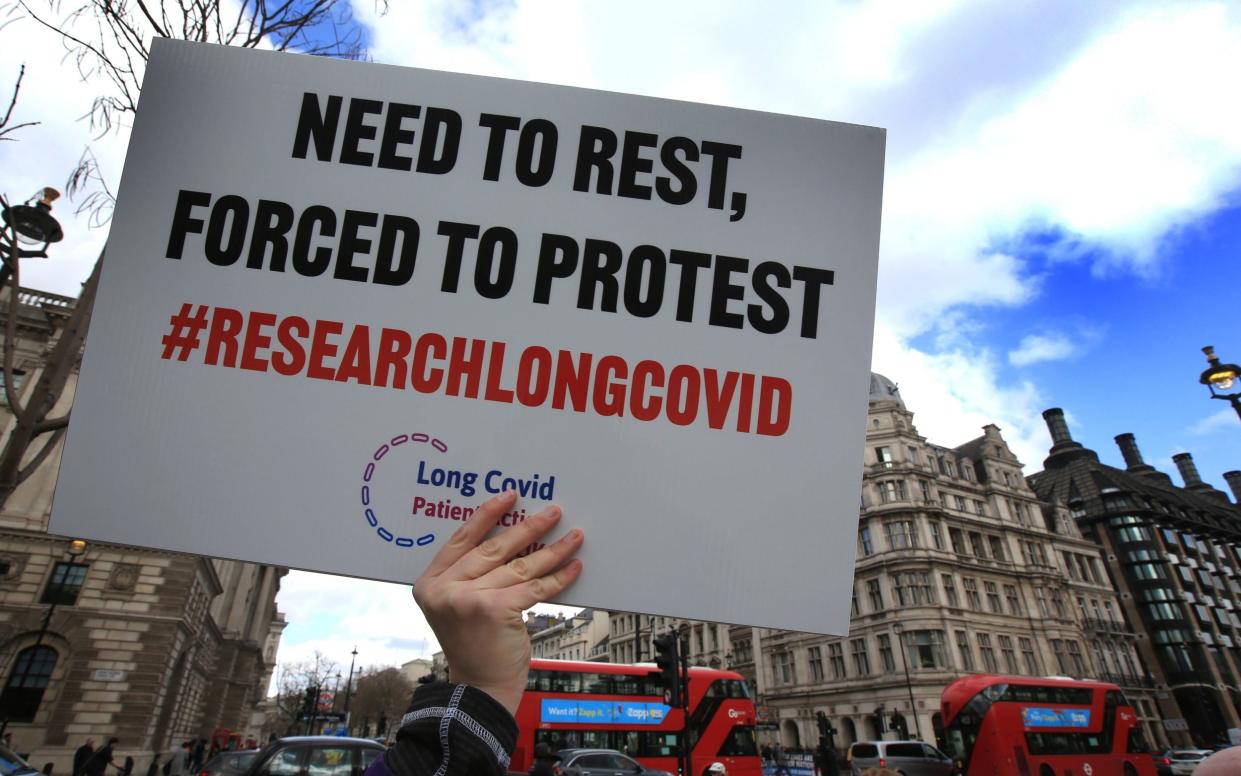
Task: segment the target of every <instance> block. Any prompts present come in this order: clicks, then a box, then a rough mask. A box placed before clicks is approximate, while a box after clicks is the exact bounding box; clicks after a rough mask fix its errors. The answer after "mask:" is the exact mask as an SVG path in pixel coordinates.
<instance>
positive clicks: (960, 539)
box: [948, 528, 965, 555]
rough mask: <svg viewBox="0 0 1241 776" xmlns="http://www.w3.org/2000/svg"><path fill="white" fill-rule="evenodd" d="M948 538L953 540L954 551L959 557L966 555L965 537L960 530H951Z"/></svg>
mask: <svg viewBox="0 0 1241 776" xmlns="http://www.w3.org/2000/svg"><path fill="white" fill-rule="evenodd" d="M948 538H949V539H951V540H952V551H953V552H955V553H956V554H958V555H964V554H965V535H964V534H962V533H961V529H959V528H949V529H948Z"/></svg>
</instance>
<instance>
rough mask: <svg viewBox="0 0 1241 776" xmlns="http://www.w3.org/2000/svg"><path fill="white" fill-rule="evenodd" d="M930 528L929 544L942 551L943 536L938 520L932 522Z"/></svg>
mask: <svg viewBox="0 0 1241 776" xmlns="http://www.w3.org/2000/svg"><path fill="white" fill-rule="evenodd" d="M929 525H930V527H931V544H932V545H933V546H934V547H935V549H937V550H942V549H944V534H943V529H942V528H941V527H940V524H939V521H938V520H932V521H931V522H930V523H929Z"/></svg>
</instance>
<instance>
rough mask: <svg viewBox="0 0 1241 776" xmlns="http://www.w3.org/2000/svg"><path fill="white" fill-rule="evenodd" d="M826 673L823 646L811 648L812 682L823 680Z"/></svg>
mask: <svg viewBox="0 0 1241 776" xmlns="http://www.w3.org/2000/svg"><path fill="white" fill-rule="evenodd" d="M824 676H825V674H824V673H823V648H822V647H811V648H810V680H811V681H812V682H821V681H823V678H824Z"/></svg>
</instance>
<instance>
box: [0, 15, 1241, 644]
mask: <svg viewBox="0 0 1241 776" xmlns="http://www.w3.org/2000/svg"><path fill="white" fill-rule="evenodd" d="M778 8H779V13H774V12H772V10H771V6H765V5H761V4H756V3H745V2H689V1H687V2H681V3H675V4H674V3H666V2H646V1H643V0H634V2H627V3H614V2H581V3H571V4H569V3H565V4H560V3H557V4H553V3H546V2H542V1H541V0H513V1H512V2H482V1H475V2H448V1H447V0H442V1H441V0H426V1H422V0H392V2H391V3H390V4H389V6H388V11H387V13H386V14H385V15H382V16H381V15H379V14H378V9H379V5H378V4H375V3H373V2H372V1H371V0H357V2H356V7H355V12H356V19H357V21H358V23H359V24H361V25H362V26H363V28H364V32H365V39H366V40H367V41H368V43H369V45H370V54H371V57H372V58H373V59H374V60H375V61H378V62H385V63H391V64H402V65H411V66H418V67H429V68H435V69H443V70H453V71H459V72H468V73H476V74H482V75H492V76H503V77H508V78H518V79H525V80H533V81H544V82H550V83H560V84H568V85H574V86H583V87H590V88H598V89H606V90H612V91H621V92H629V93H635V94H643V95H651V96H658V97H668V98H674V99H682V100H691V101H698V102H709V103H715V104H723V105H730V106H736V107H741V108H750V109H756V110H766V111H773V112H779V113H790V114H796V115H803V116H812V117H818V118H825V119H834V120H840V121H849V122H855V123H863V124H871V125H877V126H882V127H886V128H887V129H888V163H887V169H886V178H885V192H884V197H885V201H884V217H883V235H882V247H881V252H880V291H879V300H878V320H877V327H876V332H875V348H874V357H873V366H874V369H875V370H876V371H879V372H881V373H883V374H885V375H887V376H888V377H890V378H892V379H893V380H895V381H897V382H898V383H899V384H900V386H901V389H902V393H903V394H904V397H905V399H906V402H907V404H908V405H909V407H910V408H911V409H912V410H913V411H914V412H915V413H916V414H917V416H916V422H917V425H918V428H919V430H920V431H921V432H922V433H923V434H924V435H926V436H927V437H929V438H930V439H931V440H932V441H933V442H936V443H939V444H945V445H957V444H961V443H963V442H965V441H968V440H970V439H972V438H973V437H975V436H977V435H978V434H979V433H980V431H979V429H980V427H981V426H982V425H984V424H986V423H996V424H998V425H999V426H1000V427H1001V429H1002V430H1003V433H1004V435H1005V438H1006V439H1008V441H1009V442H1010V444H1011V445H1012V446H1013V447H1014V449H1015V450H1016V451H1017V452H1018V455H1019V456H1020V457H1021V458H1022V459H1023V460H1024V462H1025V463H1026V471H1027V473H1033V472H1035V471H1038V469H1039V468H1041V463H1042V459H1043V457H1044V456H1045V454H1046V451H1047V447H1048V444H1049V440H1048V438H1047V434H1046V430H1045V427H1044V425H1043V422H1042V418H1041V417H1040V413H1041V412H1042V410H1044V409H1046V408H1048V407H1052V406H1059V407H1063V408H1064V410H1065V411H1066V413H1068V416H1069V420H1070V424H1071V429H1072V431H1073V433H1074V435H1075V436H1076V437H1077V438H1078V439H1079V440H1080V441H1082V442H1083V443H1085V444H1087V445H1088V446H1091V447H1093V448H1095V449H1096V450H1098V451H1099V453H1100V455H1101V456H1102V458H1103V460H1105V461H1107V462H1109V463H1112V464H1115V465H1120V461H1121V459H1120V455H1119V453H1118V452H1117V451H1116V448H1115V445H1114V443H1113V442H1112V437H1113V436H1115V435H1116V434H1119V433H1123V432H1133V433H1134V434H1136V435H1137V439H1138V442H1139V444H1140V446H1141V448H1142V450H1143V452H1144V454H1145V456H1146V459H1147V461H1148V462H1149V463H1152V464H1153V465H1155V466H1157V467H1159V468H1161V469H1163V470H1164V471H1168V472H1169V473H1172V474H1173V475H1174V479H1177V480H1178V481H1179V478H1177V477H1176V476H1175V468H1174V467H1173V465H1172V463H1171V456H1172V455H1173V454H1175V453H1177V452H1181V451H1189V452H1191V453H1193V454H1194V457H1195V460H1196V462H1197V464H1198V467H1199V469H1200V471H1201V472H1202V474H1203V476H1204V477H1205V478H1206V480H1207V481H1208V482H1211V483H1213V484H1215V485H1216V486H1217V487H1221V488H1223V487H1224V484H1223V480H1222V477H1221V476H1220V475H1221V474H1222V472H1224V471H1227V470H1230V469H1238V468H1241V455H1239V452H1241V445H1239V444H1238V443H1239V442H1241V422H1239V421H1238V420H1237V419H1236V417H1235V416H1234V415H1231V414H1230V413H1231V410H1230V409H1229V408H1228V406H1227V405H1226V404H1225V403H1224V402H1218V401H1214V402H1213V401H1211V400H1209V399H1208V398H1207V393H1206V389H1205V388H1203V387H1202V386H1200V385H1198V383H1197V375H1198V374H1199V373H1200V372H1201V370H1202V369H1203V368H1204V366H1205V361H1204V359H1203V356H1202V354H1201V352H1200V350H1199V349H1200V348H1201V347H1202V346H1203V345H1207V344H1212V345H1215V346H1216V348H1217V350H1218V352H1219V353H1220V355H1221V356H1223V357H1224V359H1225V360H1230V361H1234V362H1241V336H1239V335H1238V328H1237V325H1236V323H1235V320H1236V313H1235V312H1234V308H1233V307H1232V305H1231V304H1230V302H1231V299H1230V297H1233V296H1235V295H1236V291H1237V289H1238V288H1241V268H1239V263H1238V259H1239V258H1241V133H1238V132H1237V127H1239V126H1241V101H1239V100H1237V99H1236V98H1235V91H1236V84H1235V78H1236V74H1237V73H1238V72H1241V6H1238V4H1236V3H1225V2H1194V1H1192V0H1185V1H1183V2H1146V1H1144V0H1126V1H1125V2H1119V1H1117V2H1091V3H1081V2H1080V1H1078V0H1072V1H1070V0H1041V1H1040V2H1006V3H995V2H991V1H990V0H922V1H920V2H916V3H910V2H898V1H894V2H879V1H874V0H850V1H849V2H835V3H830V2H802V3H796V2H789V3H781V4H779V6H778ZM19 33H20V34H19ZM3 34H4V35H5V36H6V43H8V44H9V45H6V47H5V48H4V49H3V50H2V51H0V74H3V73H15V72H16V69H17V67H18V65H19V64H20V63H21V62H26V63H27V65H28V66H29V68H30V71H29V74H28V78H27V83H26V85H25V86H24V88H23V97H22V102H21V104H20V105H19V110H18V116H17V119H18V120H41V121H43V122H44V124H43V125H42V126H41V127H39V128H34V129H32V130H30V131H27V132H25V133H24V134H22V135H21V138H22V139H21V141H20V142H19V143H5V144H0V162H2V163H3V166H4V169H5V170H6V173H7V176H6V180H5V182H4V184H3V186H4V189H5V190H6V191H7V193H9V194H10V195H12V196H17V197H21V198H24V197H25V196H28V195H29V193H31V192H33V191H34V190H35V189H37V188H38V187H39V186H42V185H45V184H48V183H51V184H59V183H60V182H61V181H63V180H64V178H65V177H66V176H67V174H68V171H69V170H70V169H71V168H72V166H73V163H74V161H75V160H76V159H77V157H78V155H79V154H80V153H81V151H82V149H83V147H85V146H86V145H88V144H90V145H91V147H92V148H93V149H94V151H95V153H96V154H97V155H98V157H99V159H100V162H101V165H102V167H103V169H104V172H105V175H107V176H108V177H109V179H110V180H111V181H112V182H113V184H114V185H115V181H116V180H117V179H118V178H119V171H120V165H121V162H122V160H123V155H124V145H125V140H126V136H125V134H124V132H123V131H122V132H121V133H118V134H115V135H109V136H106V137H104V138H101V139H94V138H93V137H92V135H91V133H90V131H89V127H87V126H85V125H84V124H83V122H81V121H80V120H78V119H79V117H80V116H81V115H82V114H83V113H85V112H86V109H87V106H88V105H89V102H90V99H91V98H92V97H93V96H94V95H95V94H96V93H97V91H98V86H97V84H92V83H87V84H82V83H81V82H80V81H79V79H78V77H77V74H76V73H75V72H74V70H73V68H72V66H71V65H66V64H64V63H63V62H62V61H61V53H62V50H61V48H60V46H59V44H58V43H56V42H52V41H50V40H48V39H46V38H44V37H41V35H40V33H39V31H38V30H37V29H35V28H34V27H33V26H31V25H30V24H29V23H28V21H23V20H17V21H14V22H12V23H10V25H9V26H8V27H6V28H4V33H3ZM71 210H72V208H71V206H61V207H59V208H58V210H57V214H58V215H60V216H61V217H62V220H64V221H65V229H66V232H67V234H69V235H70V237H69V238H68V239H67V240H66V243H65V244H64V245H63V246H61V247H58V248H57V249H56V251H55V252H54V254H53V255H54V259H53V260H50V261H48V262H42V263H36V264H32V265H31V266H30V269H29V271H28V272H27V274H26V276H25V278H24V283H25V284H26V285H30V286H34V287H40V288H45V289H49V290H57V291H61V292H64V293H73V292H75V290H76V288H77V284H78V283H80V282H81V280H82V279H83V278H84V277H85V276H86V273H87V272H88V271H89V267H90V265H91V262H92V261H93V258H94V256H95V254H96V253H97V251H98V249H99V246H100V245H101V244H102V242H103V239H104V236H105V232H104V231H103V230H98V229H95V230H92V229H90V228H88V226H87V225H86V224H85V223H84V222H82V220H81V219H75V218H73V217H72V213H71ZM281 606H282V607H283V608H284V609H285V610H286V611H287V612H288V614H289V619H290V622H291V625H290V627H289V629H288V630H287V631H286V636H285V642H284V646H283V647H282V652H281V656H282V658H283V659H298V658H301V657H304V656H306V655H307V654H309V652H310V651H311V650H313V649H320V650H323V651H325V652H327V653H328V654H330V655H333V656H336V659H337V660H340V661H343V662H345V663H346V665H347V656H348V652H349V650H350V649H351V648H352V645H353V643H354V642H355V640H359V639H360V640H362V641H363V645H362V646H359V651H360V653H361V655H360V659H362V660H363V662H370V661H376V662H386V663H393V662H399V661H400V660H403V659H409V658H412V657H416V656H419V655H420V654H423V653H425V652H428V651H433V650H434V649H435V645H434V641H433V640H432V638H431V636H430V633H429V631H428V630H427V628H426V626H425V623H423V622H422V621H421V618H420V617H419V616H418V615H417V613H416V612H414V611H412V607H411V606H410V603H409V597H408V591H407V590H406V589H402V588H400V587H399V586H392V585H378V584H375V583H368V582H362V581H356V580H339V579H332V578H327V577H321V576H317V575H311V574H304V573H294V574H292V575H290V576H289V577H288V578H286V580H285V583H284V589H283V592H282V595H281ZM342 656H343V657H342Z"/></svg>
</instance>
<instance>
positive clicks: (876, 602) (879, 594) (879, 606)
mask: <svg viewBox="0 0 1241 776" xmlns="http://www.w3.org/2000/svg"><path fill="white" fill-rule="evenodd" d="M866 597H867V598H869V599H870V610H871V611H872V612H881V611H883V589H882V588H881V587H880V586H879V580H878V579H868V580H866Z"/></svg>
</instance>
